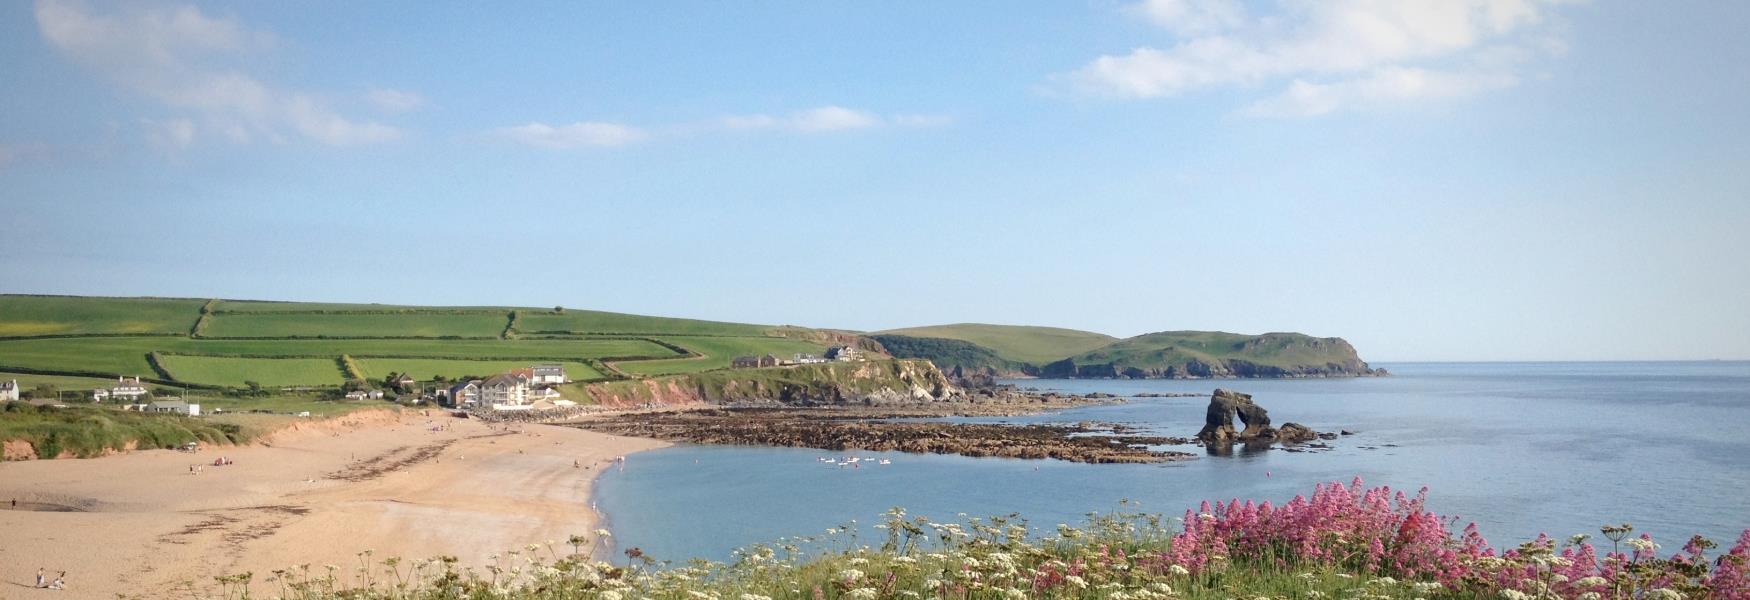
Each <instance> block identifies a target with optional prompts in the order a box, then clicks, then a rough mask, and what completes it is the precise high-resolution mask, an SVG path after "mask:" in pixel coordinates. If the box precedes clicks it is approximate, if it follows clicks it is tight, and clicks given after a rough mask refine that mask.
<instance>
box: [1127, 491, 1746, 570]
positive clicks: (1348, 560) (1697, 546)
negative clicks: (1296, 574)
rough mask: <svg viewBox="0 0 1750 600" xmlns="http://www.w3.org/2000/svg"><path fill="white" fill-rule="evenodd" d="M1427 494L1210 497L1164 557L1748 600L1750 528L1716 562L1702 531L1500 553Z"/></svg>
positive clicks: (1534, 545)
mask: <svg viewBox="0 0 1750 600" xmlns="http://www.w3.org/2000/svg"><path fill="white" fill-rule="evenodd" d="M1427 493H1428V490H1427V488H1423V489H1422V490H1420V491H1419V492H1418V493H1417V494H1416V495H1415V496H1413V497H1412V496H1408V495H1406V494H1404V493H1402V492H1395V491H1393V490H1392V489H1391V488H1390V487H1377V488H1372V489H1367V488H1365V487H1364V486H1363V485H1362V481H1361V479H1360V478H1359V477H1357V478H1356V479H1355V480H1354V481H1353V482H1351V483H1350V484H1349V485H1347V486H1345V485H1343V484H1341V483H1330V484H1321V485H1319V486H1317V487H1316V488H1314V491H1313V495H1312V497H1311V498H1307V497H1305V496H1296V497H1295V498H1294V499H1293V500H1290V501H1289V502H1288V503H1287V504H1283V505H1280V506H1277V505H1273V504H1271V503H1270V502H1262V503H1253V502H1251V501H1245V502H1241V501H1239V500H1233V501H1229V502H1228V503H1227V504H1221V503H1214V504H1212V503H1209V502H1204V503H1203V504H1202V505H1201V506H1199V507H1198V508H1197V509H1196V510H1188V511H1186V512H1185V528H1184V530H1183V531H1182V532H1180V533H1179V534H1178V535H1176V536H1174V538H1173V540H1172V545H1171V546H1170V549H1169V550H1168V551H1167V552H1165V553H1164V554H1162V555H1161V556H1160V557H1159V561H1160V562H1161V563H1165V564H1168V565H1178V566H1181V567H1183V568H1185V569H1187V570H1189V571H1190V572H1191V573H1193V574H1196V573H1206V572H1211V571H1220V570H1222V569H1223V568H1224V567H1225V565H1226V563H1227V561H1229V560H1233V559H1242V560H1245V561H1248V562H1251V563H1257V562H1264V563H1271V564H1274V565H1275V566H1277V567H1281V568H1289V567H1301V568H1305V567H1325V568H1335V569H1343V570H1350V571H1355V572H1363V573H1372V574H1378V575H1389V576H1392V577H1395V578H1399V579H1406V580H1421V581H1435V582H1439V583H1441V584H1443V585H1445V586H1447V587H1448V588H1451V589H1454V590H1459V589H1471V590H1476V591H1487V592H1490V593H1497V592H1499V591H1501V590H1515V591H1520V592H1526V593H1528V594H1532V595H1539V594H1548V595H1554V596H1556V597H1561V598H1571V599H1581V598H1588V599H1589V598H1598V597H1612V596H1618V595H1620V594H1624V593H1628V594H1634V593H1635V592H1652V591H1656V590H1669V591H1672V592H1677V593H1681V594H1684V595H1686V596H1688V597H1692V598H1693V597H1698V595H1699V597H1705V598H1718V599H1725V600H1750V530H1746V531H1745V532H1744V535H1743V536H1741V537H1739V539H1738V540H1737V544H1735V545H1734V546H1733V547H1732V549H1731V550H1730V551H1728V552H1727V553H1726V554H1724V555H1722V556H1720V557H1719V558H1717V559H1714V560H1711V561H1710V560H1708V559H1707V557H1706V556H1705V554H1704V552H1703V551H1704V550H1705V549H1706V547H1709V546H1711V544H1708V543H1707V542H1706V541H1705V540H1702V539H1701V538H1699V537H1697V538H1695V539H1694V540H1692V541H1691V542H1690V543H1689V544H1687V545H1685V546H1684V550H1683V552H1681V553H1678V554H1676V555H1673V556H1671V557H1670V558H1667V559H1660V558H1659V557H1658V546H1657V545H1656V544H1654V543H1653V541H1652V538H1651V537H1649V536H1646V535H1642V536H1641V537H1640V538H1638V539H1632V540H1627V544H1626V545H1627V546H1628V547H1629V549H1630V552H1629V553H1626V554H1625V553H1622V552H1614V551H1613V552H1607V553H1604V554H1602V555H1601V554H1600V553H1599V551H1598V550H1597V549H1596V548H1594V547H1593V546H1592V545H1590V544H1584V543H1580V544H1572V545H1567V546H1565V547H1563V548H1561V549H1560V550H1559V551H1557V549H1556V543H1555V542H1554V541H1553V540H1551V539H1549V537H1548V536H1539V537H1538V539H1537V540H1535V541H1532V542H1529V543H1526V544H1524V545H1521V546H1519V547H1517V548H1512V549H1507V550H1505V551H1501V552H1498V551H1497V550H1496V549H1494V548H1493V547H1491V546H1489V544H1488V542H1487V541H1486V540H1484V539H1483V537H1482V536H1481V535H1479V534H1478V533H1477V530H1476V525H1475V524H1472V525H1470V526H1468V527H1466V528H1465V529H1464V531H1463V533H1462V534H1460V535H1458V536H1456V537H1455V536H1454V535H1453V534H1452V532H1451V531H1450V530H1449V529H1448V526H1447V524H1448V523H1451V522H1453V521H1454V519H1448V518H1444V517H1441V516H1440V515H1437V514H1434V513H1433V512H1430V511H1428V510H1427V508H1426V502H1427ZM1149 562H1153V561H1149ZM1635 595H1636V596H1637V597H1638V595H1639V594H1635ZM1654 595H1661V594H1654Z"/></svg>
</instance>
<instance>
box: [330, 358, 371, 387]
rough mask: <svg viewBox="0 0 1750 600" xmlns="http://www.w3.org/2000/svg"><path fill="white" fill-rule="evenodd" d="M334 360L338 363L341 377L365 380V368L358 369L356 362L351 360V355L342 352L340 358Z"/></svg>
mask: <svg viewBox="0 0 1750 600" xmlns="http://www.w3.org/2000/svg"><path fill="white" fill-rule="evenodd" d="M336 360H337V361H338V362H339V363H340V376H341V378H342V379H347V380H354V379H356V380H359V381H364V380H365V370H364V369H360V368H359V365H358V363H356V362H353V361H352V355H350V354H342V355H340V358H338V359H336Z"/></svg>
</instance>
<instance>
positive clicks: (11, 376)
mask: <svg viewBox="0 0 1750 600" xmlns="http://www.w3.org/2000/svg"><path fill="white" fill-rule="evenodd" d="M11 380H17V381H18V389H20V390H24V391H29V390H31V389H33V388H35V387H36V386H38V385H41V384H45V383H46V384H49V385H52V386H55V387H56V388H57V389H59V390H61V391H63V392H65V391H82V392H83V391H90V390H94V389H97V388H100V387H109V386H112V385H115V380H114V379H110V378H107V377H68V376H65V375H33V374H30V373H5V372H0V381H11Z"/></svg>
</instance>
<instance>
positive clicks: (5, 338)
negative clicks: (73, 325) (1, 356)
mask: <svg viewBox="0 0 1750 600" xmlns="http://www.w3.org/2000/svg"><path fill="white" fill-rule="evenodd" d="M112 337H119V338H136V337H138V338H148V337H175V338H180V337H188V334H186V333H167V332H160V333H51V334H48V335H0V342H22V341H29V340H67V339H84V338H112Z"/></svg>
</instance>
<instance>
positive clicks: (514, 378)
mask: <svg viewBox="0 0 1750 600" xmlns="http://www.w3.org/2000/svg"><path fill="white" fill-rule="evenodd" d="M527 380H528V378H527V377H523V376H521V375H518V374H517V372H516V371H511V372H509V373H504V374H502V375H493V376H492V378H491V379H488V380H486V383H483V384H481V385H482V386H483V387H496V386H502V385H519V384H522V383H525V382H526V381H527Z"/></svg>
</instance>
